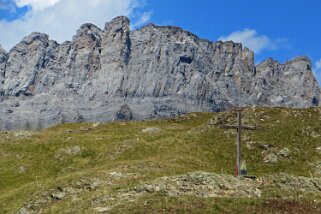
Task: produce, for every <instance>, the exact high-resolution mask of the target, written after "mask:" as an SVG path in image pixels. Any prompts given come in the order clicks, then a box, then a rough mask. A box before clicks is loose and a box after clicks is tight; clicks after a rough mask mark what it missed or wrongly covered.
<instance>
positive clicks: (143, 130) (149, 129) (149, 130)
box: [142, 127, 162, 134]
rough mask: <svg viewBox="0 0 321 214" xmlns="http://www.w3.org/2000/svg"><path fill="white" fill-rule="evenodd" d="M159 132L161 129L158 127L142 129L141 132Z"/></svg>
mask: <svg viewBox="0 0 321 214" xmlns="http://www.w3.org/2000/svg"><path fill="white" fill-rule="evenodd" d="M161 131H162V129H161V128H159V127H147V128H145V129H142V132H143V133H144V134H157V133H159V132H161Z"/></svg>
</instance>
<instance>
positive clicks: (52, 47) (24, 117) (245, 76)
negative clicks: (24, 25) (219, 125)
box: [0, 17, 320, 130]
mask: <svg viewBox="0 0 321 214" xmlns="http://www.w3.org/2000/svg"><path fill="white" fill-rule="evenodd" d="M311 68H312V64H311V61H310V60H309V59H308V58H307V57H297V58H295V59H293V60H290V61H287V62H286V63H284V64H281V63H279V62H276V61H274V60H272V59H268V60H265V61H263V62H262V63H260V64H259V65H257V66H255V64H254V53H253V52H252V51H251V50H249V49H248V48H245V47H242V45H241V44H237V43H233V42H231V41H229V42H221V41H218V42H211V41H208V40H203V39H200V38H198V37H197V36H195V35H194V34H192V33H190V32H187V31H184V30H183V29H181V28H177V27H170V26H169V27H159V26H156V25H147V26H145V27H143V28H141V29H138V30H134V31H130V21H129V20H128V18H126V17H117V18H115V19H113V20H112V21H111V22H108V23H106V25H105V28H104V29H99V28H98V27H97V26H95V25H93V24H84V25H82V26H81V27H80V29H79V30H78V31H77V33H76V35H75V36H74V37H73V39H72V41H68V42H64V43H62V44H58V43H57V42H55V41H52V40H49V37H48V35H46V34H42V33H32V34H31V35H29V36H27V37H25V38H24V39H23V40H22V41H21V42H20V43H19V44H17V45H16V46H15V47H13V48H12V49H11V50H10V51H9V52H6V51H4V50H2V49H1V48H0V120H1V121H2V122H1V124H0V129H3V130H12V129H28V130H29V129H37V130H38V129H42V128H45V127H48V126H51V125H54V124H57V123H66V122H86V121H89V122H96V121H112V120H114V119H120V120H131V119H139V120H143V119H151V118H163V117H170V116H174V115H180V114H183V113H189V112H199V111H222V110H226V109H230V108H231V107H235V106H245V105H246V106H253V105H260V106H286V107H296V108H297V107H298V108H304V107H310V106H319V105H320V103H319V101H320V88H319V85H318V83H317V81H316V79H315V77H314V75H313V72H312V70H311ZM4 74H5V75H4ZM293 89H295V90H293ZM17 103H18V104H17ZM262 120H268V118H262ZM245 122H246V121H245ZM248 122H249V123H252V121H248Z"/></svg>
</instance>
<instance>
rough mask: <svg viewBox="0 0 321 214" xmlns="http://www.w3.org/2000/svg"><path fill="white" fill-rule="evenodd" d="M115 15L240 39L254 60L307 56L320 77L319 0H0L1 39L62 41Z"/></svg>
mask: <svg viewBox="0 0 321 214" xmlns="http://www.w3.org/2000/svg"><path fill="white" fill-rule="evenodd" d="M117 15H126V16H129V17H130V18H131V20H132V26H133V28H136V27H140V26H141V25H144V24H146V23H149V22H153V23H156V24H158V25H176V26H180V27H182V28H184V29H186V30H189V31H191V32H193V33H195V34H197V35H198V36H199V37H201V38H206V39H209V40H212V41H216V40H218V39H221V40H230V39H231V40H234V41H237V42H242V43H243V44H244V45H245V46H249V47H250V48H251V49H253V50H254V51H255V52H256V59H255V60H256V62H260V61H262V60H263V59H265V58H267V57H273V58H274V59H277V60H279V61H280V62H285V61H286V60H288V59H291V58H293V57H295V56H299V55H307V56H308V57H310V58H311V60H312V62H313V65H314V71H315V73H316V74H317V76H318V79H319V82H320V80H321V51H320V50H321V1H320V0H306V1H302V0H260V1H258V0H198V1H195V0H92V1H88V0H0V20H1V21H0V32H1V33H0V44H1V45H2V46H3V47H4V48H5V49H7V50H8V49H10V48H11V47H12V46H13V45H14V44H16V43H17V42H18V41H20V40H21V39H22V37H23V36H26V35H27V34H29V33H31V32H32V31H41V32H45V33H48V34H49V35H50V36H51V37H52V38H53V39H55V40H58V42H62V41H64V40H70V39H71V36H72V35H73V34H74V33H75V31H76V30H77V28H78V27H79V26H80V25H81V24H82V23H84V22H92V23H94V24H96V25H98V26H99V27H103V24H104V23H105V22H106V21H108V20H110V19H111V18H113V17H114V16H117Z"/></svg>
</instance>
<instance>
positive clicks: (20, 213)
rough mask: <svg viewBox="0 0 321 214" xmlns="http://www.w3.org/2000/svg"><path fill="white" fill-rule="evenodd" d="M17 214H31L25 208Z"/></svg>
mask: <svg viewBox="0 0 321 214" xmlns="http://www.w3.org/2000/svg"><path fill="white" fill-rule="evenodd" d="M16 214H30V212H29V211H28V210H27V209H26V208H24V207H23V208H21V209H20V210H18V212H16Z"/></svg>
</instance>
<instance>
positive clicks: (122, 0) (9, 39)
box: [0, 0, 151, 50]
mask: <svg viewBox="0 0 321 214" xmlns="http://www.w3.org/2000/svg"><path fill="white" fill-rule="evenodd" d="M15 1H16V3H17V5H19V6H26V5H29V6H31V9H30V10H29V11H28V12H27V13H26V14H25V15H24V17H22V19H18V20H14V21H11V22H8V21H5V20H2V21H0V31H1V33H0V44H2V46H3V47H4V48H5V49H6V50H9V49H10V48H12V47H13V46H14V45H15V44H17V43H18V42H19V41H20V40H21V39H22V38H23V37H24V36H27V35H29V34H30V33H32V32H35V31H37V32H43V33H46V34H48V35H49V36H50V39H54V40H57V41H58V42H64V41H66V40H70V39H71V38H72V36H73V35H74V34H75V33H76V30H77V29H78V28H79V27H80V26H81V25H82V24H84V23H88V22H89V23H93V24H95V25H97V26H98V27H100V28H103V27H104V24H105V22H107V21H110V20H111V19H112V18H114V17H116V16H119V15H124V16H129V17H131V15H133V12H134V10H135V9H136V8H139V7H142V6H143V5H144V0H15ZM150 15H151V14H150ZM150 15H149V14H148V13H146V14H144V13H143V16H142V17H141V21H140V22H139V23H138V24H143V22H144V21H146V20H148V19H149V18H150ZM136 17H137V14H136ZM144 17H145V18H144ZM146 17H147V18H146Z"/></svg>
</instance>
